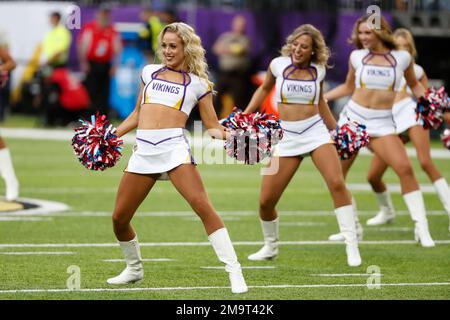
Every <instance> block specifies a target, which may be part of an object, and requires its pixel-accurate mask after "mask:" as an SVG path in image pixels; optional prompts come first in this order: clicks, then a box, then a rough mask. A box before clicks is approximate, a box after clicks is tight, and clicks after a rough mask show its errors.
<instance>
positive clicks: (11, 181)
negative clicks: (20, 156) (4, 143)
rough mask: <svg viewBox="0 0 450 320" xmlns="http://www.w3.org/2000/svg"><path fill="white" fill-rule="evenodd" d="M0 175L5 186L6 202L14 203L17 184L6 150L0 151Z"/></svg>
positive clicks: (16, 195) (17, 191)
mask: <svg viewBox="0 0 450 320" xmlns="http://www.w3.org/2000/svg"><path fill="white" fill-rule="evenodd" d="M0 174H1V176H2V178H3V179H4V180H5V184H6V200H8V201H14V200H16V199H17V197H18V196H19V182H18V181H17V178H16V174H15V172H14V167H13V163H12V160H11V153H10V152H9V149H8V148H3V149H0Z"/></svg>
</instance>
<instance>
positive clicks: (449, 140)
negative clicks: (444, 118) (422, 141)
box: [441, 129, 450, 150]
mask: <svg viewBox="0 0 450 320" xmlns="http://www.w3.org/2000/svg"><path fill="white" fill-rule="evenodd" d="M441 140H442V143H443V144H444V147H446V148H447V149H448V150H450V129H445V130H444V131H443V132H442V133H441Z"/></svg>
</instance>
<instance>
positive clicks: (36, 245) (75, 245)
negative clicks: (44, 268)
mask: <svg viewBox="0 0 450 320" xmlns="http://www.w3.org/2000/svg"><path fill="white" fill-rule="evenodd" d="M434 242H435V243H436V244H438V245H447V244H450V240H435V241H434ZM233 244H234V245H236V246H258V245H261V244H263V242H261V241H233ZM279 244H280V245H343V244H344V242H340V241H325V240H324V241H321V240H319V241H280V242H279ZM359 244H361V245H365V244H370V245H398V244H401V245H419V244H418V243H417V242H415V241H413V240H379V241H375V240H374V241H360V242H359ZM139 245H140V246H141V247H201V246H210V245H211V243H210V242H142V243H139ZM117 246H118V244H117V243H3V244H0V248H81V247H87V248H94V247H117Z"/></svg>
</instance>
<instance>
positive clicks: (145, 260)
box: [101, 258, 177, 262]
mask: <svg viewBox="0 0 450 320" xmlns="http://www.w3.org/2000/svg"><path fill="white" fill-rule="evenodd" d="M101 261H104V262H125V260H124V259H104V260H101ZM142 261H143V262H166V261H177V260H176V259H168V258H154V259H142Z"/></svg>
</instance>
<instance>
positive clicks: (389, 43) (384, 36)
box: [348, 15, 397, 50]
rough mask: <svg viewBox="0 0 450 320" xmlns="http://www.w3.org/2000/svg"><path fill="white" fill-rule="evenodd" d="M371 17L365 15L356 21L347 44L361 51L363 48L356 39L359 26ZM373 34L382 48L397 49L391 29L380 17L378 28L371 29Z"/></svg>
mask: <svg viewBox="0 0 450 320" xmlns="http://www.w3.org/2000/svg"><path fill="white" fill-rule="evenodd" d="M370 17H371V15H365V16H362V17H360V18H359V19H358V20H356V22H355V24H354V26H353V31H352V35H351V37H350V39H349V40H348V42H349V43H351V44H353V45H354V46H355V47H356V48H357V49H363V48H364V46H363V45H362V43H361V41H360V40H359V38H358V32H359V30H358V29H359V25H360V24H361V23H363V22H367V20H369V18H370ZM371 30H372V32H373V33H375V35H376V36H377V37H378V39H380V40H381V42H382V43H383V44H384V46H385V47H386V48H388V49H391V50H395V49H397V45H396V44H395V42H394V36H393V34H392V29H391V26H390V25H389V23H388V22H387V20H386V19H385V18H384V17H383V16H381V17H380V28H379V29H377V28H372V29H371Z"/></svg>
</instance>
